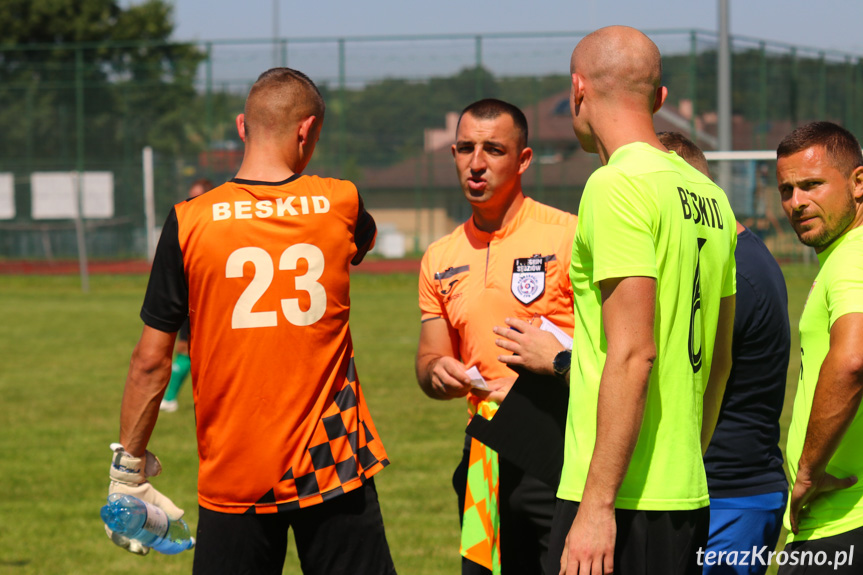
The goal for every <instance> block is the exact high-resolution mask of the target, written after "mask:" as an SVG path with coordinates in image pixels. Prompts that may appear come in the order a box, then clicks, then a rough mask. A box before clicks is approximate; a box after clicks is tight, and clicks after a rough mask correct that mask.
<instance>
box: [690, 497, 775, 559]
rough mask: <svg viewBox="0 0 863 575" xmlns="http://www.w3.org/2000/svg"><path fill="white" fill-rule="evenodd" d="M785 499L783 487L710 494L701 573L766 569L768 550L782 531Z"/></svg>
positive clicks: (773, 545)
mask: <svg viewBox="0 0 863 575" xmlns="http://www.w3.org/2000/svg"><path fill="white" fill-rule="evenodd" d="M787 500H788V491H787V490H783V491H776V492H774V493H765V494H763V495H752V496H749V497H721V498H720V497H711V498H710V535H709V537H708V539H707V549H706V553H705V555H704V557H703V563H704V575H763V574H764V573H766V572H767V568H768V567H769V565H770V563H769V556H770V555H769V554H770V552H771V551H773V550H774V549H776V543H777V541H779V532H780V531H782V515H783V514H784V513H785V503H786V501H787ZM711 552H712V553H713V554H711ZM720 553H721V554H720Z"/></svg>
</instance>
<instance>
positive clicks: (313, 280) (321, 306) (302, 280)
mask: <svg viewBox="0 0 863 575" xmlns="http://www.w3.org/2000/svg"><path fill="white" fill-rule="evenodd" d="M301 259H302V260H305V261H306V263H307V264H308V270H307V271H306V273H304V274H302V275H298V276H296V279H295V282H296V283H295V287H296V289H297V290H300V291H304V292H306V293H307V294H309V300H310V302H311V303H310V305H309V308H308V309H307V310H305V311H303V309H302V308H301V307H300V301H299V298H282V299H281V300H280V301H281V307H282V314H283V315H284V316H285V319H287V320H288V321H289V322H290V323H292V324H293V325H296V326H307V325H312V324H313V323H315V322H316V321H318V320H319V319H321V318H322V317H323V316H324V312H325V311H326V309H327V292H326V290H325V289H324V286H323V285H321V284H320V283H318V280H319V279H320V277H321V275H323V273H324V254H323V252H322V251H321V250H320V248H318V247H317V246H313V245H311V244H294V245H292V246H290V247H288V248H287V249H286V250H285V251H283V252H282V255H281V256H280V257H279V263H278V269H279V270H280V271H285V270H288V271H294V270H296V269H297V263H298V262H299V261H300V260H301ZM246 263H251V264H252V265H254V267H255V272H254V275H253V276H252V279H251V281H250V282H249V285H248V286H246V289H245V290H244V291H243V293H242V294H241V295H240V297H239V299H238V300H237V303H236V304H234V311H233V314H232V316H231V327H232V328H233V329H247V328H256V327H275V326H276V325H278V312H277V311H276V310H266V311H264V310H262V311H252V310H253V309H254V307H255V304H257V303H258V300H260V299H261V297H262V296H263V295H264V294H265V293H266V292H267V290H268V289H270V286H271V284H272V283H273V278H275V274H276V270H275V263H274V262H273V258H272V257H271V256H270V254H269V253H268V252H267V251H266V250H264V249H262V248H258V247H251V246H250V247H244V248H239V249H237V250H235V251H234V252H232V253H231V255H230V256H228V261H227V264H226V265H225V277H226V278H228V279H232V278H242V277H243V268H244V266H245V264H246Z"/></svg>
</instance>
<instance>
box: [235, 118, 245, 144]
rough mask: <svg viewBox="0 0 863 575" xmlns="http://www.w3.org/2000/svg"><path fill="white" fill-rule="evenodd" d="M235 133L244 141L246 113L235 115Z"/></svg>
mask: <svg viewBox="0 0 863 575" xmlns="http://www.w3.org/2000/svg"><path fill="white" fill-rule="evenodd" d="M236 122H237V134H238V135H239V136H240V139H241V140H242V141H243V142H245V141H246V115H245V114H238V115H237V119H236Z"/></svg>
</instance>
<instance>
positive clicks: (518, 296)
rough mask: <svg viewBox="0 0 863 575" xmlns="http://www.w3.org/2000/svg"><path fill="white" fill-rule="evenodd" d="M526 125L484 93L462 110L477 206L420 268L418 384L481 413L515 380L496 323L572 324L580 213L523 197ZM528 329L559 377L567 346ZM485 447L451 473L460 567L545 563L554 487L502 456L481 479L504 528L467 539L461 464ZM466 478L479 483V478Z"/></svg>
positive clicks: (471, 195)
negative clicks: (539, 320)
mask: <svg viewBox="0 0 863 575" xmlns="http://www.w3.org/2000/svg"><path fill="white" fill-rule="evenodd" d="M527 135H528V130H527V120H526V119H525V116H524V114H523V113H522V112H521V110H519V109H518V108H517V107H515V106H513V105H511V104H508V103H506V102H502V101H500V100H493V99H487V100H480V101H478V102H475V103H473V104H471V105H470V106H468V107H467V108H465V109H464V111H463V112H462V114H461V117H460V118H459V124H458V128H457V139H456V143H455V144H454V145H453V147H452V154H453V157H454V158H455V165H456V169H457V172H458V177H459V181H460V183H461V187H462V191H463V192H464V195H465V199H467V201H468V202H469V203H470V206H471V210H472V212H473V215H472V217H471V218H470V219H469V220H468V221H467V222H465V223H464V224H462V225H460V226H459V227H458V228H457V229H456V230H455V231H453V232H452V233H451V234H450V235H448V236H446V237H444V238H442V239H440V240H438V241H436V242H435V243H433V244H432V245H431V246H429V248H428V250H427V251H426V253H425V255H424V257H423V261H422V271H421V273H420V281H419V302H420V308H421V310H422V327H421V331H420V341H419V349H418V351H417V358H416V373H417V380H418V382H419V384H420V387H421V388H422V390H423V391H424V392H425V393H426V395H428V396H429V397H432V398H434V399H454V398H460V397H467V399H468V402H469V406H470V412H471V413H480V414H481V415H483V416H486V417H488V416H489V415H492V414H493V412H494V411H495V409H496V406H497V404H498V403H500V401H502V400H503V398H504V397H505V396H506V393H507V391H508V389H509V388H510V387H511V386H512V384H513V382H514V381H515V379H516V375H515V372H514V371H512V370H511V369H510V368H509V367H508V366H507V364H506V363H503V362H502V361H501V360H499V359H498V358H499V357H500V355H501V353H502V351H501V349H500V348H499V347H498V346H497V345H496V344H495V341H496V336H495V333H494V328H495V326H499V325H503V324H504V321H505V320H506V319H507V318H510V325H514V323H515V324H517V325H518V326H521V327H522V329H525V327H527V328H530V326H527V323H520V322H526V321H529V320H530V319H531V318H533V317H535V316H537V315H541V316H545V317H547V318H548V319H549V320H551V321H552V322H554V323H555V324H557V325H558V326H559V327H561V328H562V329H563V330H564V331H566V332H568V333H569V334H571V333H572V325H573V314H572V306H573V300H572V290H571V287H570V284H569V279H568V275H567V274H568V270H569V260H570V253H571V249H572V239H573V236H574V234H575V225H576V217H575V216H574V215H572V214H568V213H565V212H562V211H560V210H557V209H554V208H551V207H548V206H545V205H543V204H540V203H538V202H536V201H534V200H532V199H531V198H528V197H525V195H524V193H523V191H522V187H521V177H522V174H524V172H525V170H527V168H528V166H529V165H530V162H531V159H532V157H533V152H532V150H531V149H530V148H529V147H527ZM513 322H514V323H513ZM531 331H532V332H535V333H532V335H533V336H534V337H536V338H539V339H540V341H542V342H544V343H545V345H546V346H547V347H546V348H545V349H546V351H545V352H544V354H545V355H546V356H547V357H546V358H545V359H546V361H545V363H546V364H547V372H551V371H552V369H553V363H556V365H557V371H558V373H559V375H561V376H562V377H563V376H565V372H566V371H568V367H569V351H568V350H564V349H563V346H562V345H561V344H560V343H558V341H557V340H556V339H555V338H554V336H552V335H550V334H548V333H547V332H539V330H538V329H536V328H535V327H533V328H531ZM503 359H508V358H503ZM554 360H556V362H555V361H554ZM472 367H476V368H477V369H478V371H479V373H480V375H481V376H482V377H483V379H485V380H486V381H487V382H488V386H489V388H490V389H491V391H490V392H489V391H480V390H477V389H473V388H472V387H471V377H470V376H469V375H468V373H467V370H468V369H469V368H472ZM468 439H469V438H468ZM471 441H472V443H471ZM485 449H486V448H485V446H482V445H481V444H479V443H478V442H477V441H476V440H475V439H473V440H470V439H469V440H468V441H467V442H466V444H465V452H464V459H463V460H462V463H461V464H460V465H459V467H458V469H456V473H455V475H454V477H453V485H454V487H455V489H456V492H457V494H458V496H459V513H460V516H461V515H462V514H463V513H465V515H464V522H463V533H462V555H463V556H464V557H465V559H464V561H463V563H462V573H463V574H465V575H466V574H476V573H488V572H490V570H496V569H497V568H498V567H502V569H503V573H517V574H519V575H531V574H540V573H543V567H542V565H543V564H544V562H543V559H542V558H543V557H544V555H545V553H546V551H547V548H548V537H549V532H550V528H551V517H552V514H553V511H554V501H555V497H554V488H555V487H556V486H552V485H547V484H545V483H543V482H542V481H540V480H539V479H537V478H535V477H532V476H529V475H526V474H525V473H524V472H523V471H521V470H520V469H519V468H517V467H516V466H514V465H513V464H512V463H510V462H508V461H507V460H506V459H504V458H503V457H501V458H500V462H499V470H500V473H499V475H498V476H499V478H500V483H499V491H498V490H497V486H496V485H495V481H494V479H495V474H491V475H490V476H489V477H486V478H485V479H486V481H487V482H488V483H490V485H487V486H486V487H487V488H488V489H489V490H490V491H491V495H490V496H489V499H491V500H492V501H490V502H487V504H489V505H491V506H492V507H494V499H495V498H498V500H499V502H500V516H499V517H500V523H499V533H497V527H496V525H495V523H496V521H495V520H494V518H491V519H488V521H489V522H490V523H486V524H484V527H485V529H482V530H480V532H481V533H486V532H488V533H491V536H490V537H488V539H485V538H482V539H481V540H479V541H478V540H476V539H471V535H470V534H469V533H468V530H469V529H468V526H467V524H468V518H469V516H468V513H470V517H471V518H472V517H474V516H475V515H476V513H477V512H478V511H479V513H480V514H481V513H482V510H485V509H487V507H484V506H482V505H479V506H474V505H473V503H474V502H476V501H477V500H478V498H479V497H480V496H481V495H483V494H479V493H477V492H473V491H471V492H470V493H468V497H466V491H469V490H468V488H467V486H466V482H467V477H468V466H469V464H470V462H471V461H476V460H477V459H476V458H477V457H480V456H479V455H477V452H478V451H483V452H485ZM489 451H490V450H489ZM491 457H492V458H496V455H492V456H491ZM483 467H484V466H482V465H478V466H477V468H480V469H482V468H483ZM485 468H486V469H488V466H485ZM473 469H474V468H473V467H472V466H471V470H473ZM471 477H473V476H471ZM480 483H481V482H480ZM470 485H471V487H472V488H474V489H476V485H477V483H476V482H474V481H471V483H470ZM486 495H487V492H486ZM465 499H467V506H468V508H467V509H466V508H465ZM491 511H492V514H494V511H495V509H492V510H491ZM501 542H502V545H503V546H502V548H501V547H500V543H501Z"/></svg>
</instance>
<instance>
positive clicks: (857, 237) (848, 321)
mask: <svg viewBox="0 0 863 575" xmlns="http://www.w3.org/2000/svg"><path fill="white" fill-rule="evenodd" d="M777 157H778V160H777V164H776V179H777V182H778V185H779V194H780V196H781V199H782V208H783V210H784V211H785V215H786V216H787V217H788V221H789V222H791V226H792V227H793V228H794V231H795V232H796V233H797V237H798V238H799V239H800V241H801V242H802V243H804V244H806V245H807V246H812V247H813V248H815V253H816V254H817V255H818V261H819V262H820V264H821V270H820V271H819V272H818V276H817V277H816V278H815V281H814V282H813V284H812V288H811V289H810V290H809V296H808V298H807V300H806V305H805V308H804V309H803V314H802V316H801V317H800V356H801V362H800V377H799V380H798V383H797V396H796V397H795V399H794V411H793V414H792V416H791V426H790V428H789V430H788V445H787V448H786V460H787V462H788V471H789V472H790V476H791V481H792V482H793V487H792V489H791V497H790V499H789V501H788V511H787V512H786V516H785V526H786V527H787V528H788V529H789V531H790V533H789V535H788V541H787V543H786V546H785V552H786V557H787V561H785V563H786V564H785V566H783V567H780V569H779V573H781V574H783V575H790V574H797V573H803V572H804V571H805V572H806V573H807V574H809V573H821V572H824V573H827V572H829V573H852V572H853V573H860V570H861V565H863V549H861V548H863V485H861V484H859V483H857V477H858V476H859V475H860V474H861V473H863V410H861V408H860V398H861V396H863V227H861V224H863V154H861V152H860V144H859V143H858V141H857V139H856V138H855V137H854V136H853V135H852V134H851V133H850V132H848V131H847V130H845V129H844V128H842V127H840V126H837V125H836V124H832V123H830V122H813V123H811V124H807V125H805V126H802V127H800V128H797V129H796V130H794V131H793V132H792V133H791V134H789V135H788V136H786V137H785V139H783V140H782V142H781V143H780V144H779V148H778V149H777ZM855 547H857V548H858V550H857V557H854V548H855ZM822 552H823V556H822V557H823V558H824V559H826V560H829V561H830V564H827V563H826V561H825V562H822V563H823V564H821V565H820V566H819V565H818V554H819V553H822Z"/></svg>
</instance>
